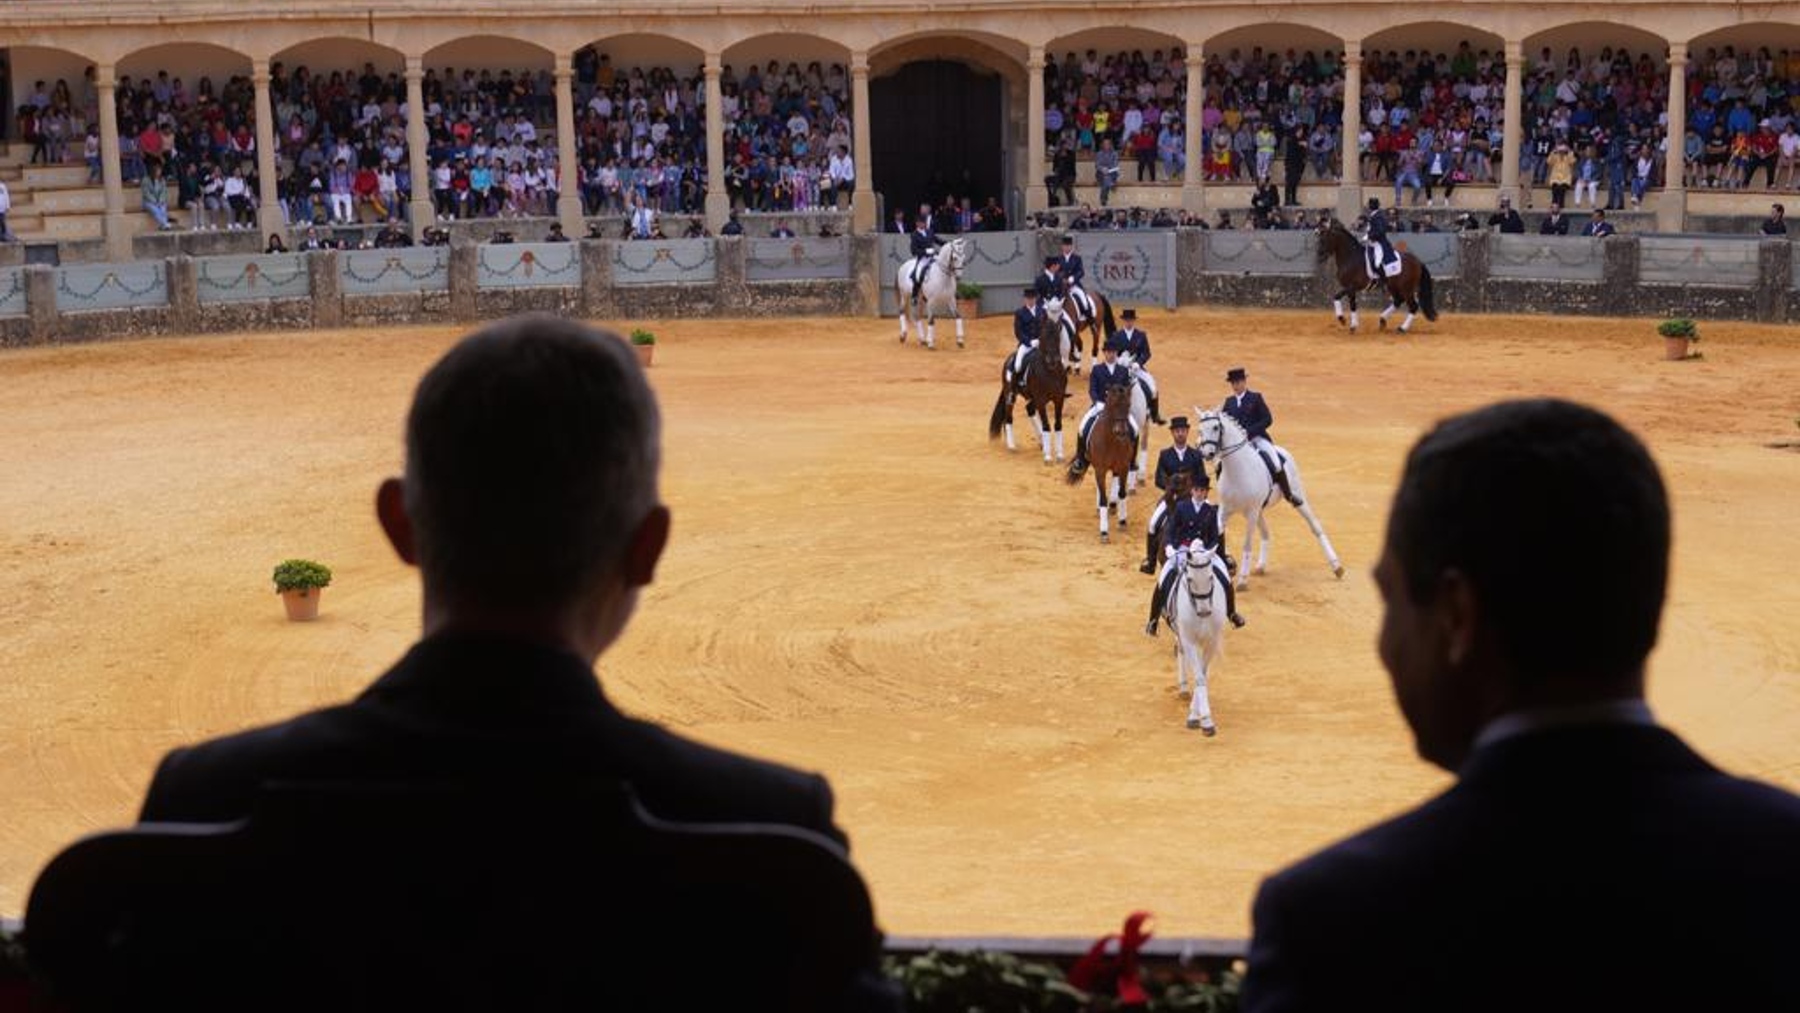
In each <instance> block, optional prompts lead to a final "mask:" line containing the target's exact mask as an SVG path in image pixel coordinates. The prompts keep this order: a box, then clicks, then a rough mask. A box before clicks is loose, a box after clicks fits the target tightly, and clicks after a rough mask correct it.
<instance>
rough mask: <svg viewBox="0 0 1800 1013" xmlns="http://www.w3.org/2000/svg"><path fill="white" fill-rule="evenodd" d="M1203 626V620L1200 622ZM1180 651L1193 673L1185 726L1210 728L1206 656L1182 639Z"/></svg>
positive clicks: (1210, 702) (1210, 711) (1210, 704)
mask: <svg viewBox="0 0 1800 1013" xmlns="http://www.w3.org/2000/svg"><path fill="white" fill-rule="evenodd" d="M1201 623H1202V624H1203V625H1204V623H1205V620H1201ZM1202 635H1204V634H1202ZM1181 648H1182V651H1183V652H1184V653H1186V654H1187V656H1188V667H1189V668H1190V669H1192V670H1193V673H1194V695H1193V696H1192V697H1190V698H1189V699H1188V714H1187V726H1188V727H1189V728H1197V729H1201V730H1206V729H1210V728H1211V727H1212V700H1211V699H1209V698H1208V697H1207V695H1206V655H1205V652H1203V651H1202V650H1200V649H1199V648H1198V647H1196V646H1195V645H1193V644H1191V643H1188V642H1187V640H1186V638H1183V641H1182V645H1181Z"/></svg>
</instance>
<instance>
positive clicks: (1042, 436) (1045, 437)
mask: <svg viewBox="0 0 1800 1013" xmlns="http://www.w3.org/2000/svg"><path fill="white" fill-rule="evenodd" d="M1031 424H1032V425H1034V426H1037V434H1038V440H1039V441H1040V442H1042V443H1043V445H1044V463H1045V464H1054V463H1055V462H1054V461H1052V460H1051V459H1050V430H1048V429H1045V428H1044V427H1042V426H1038V425H1037V418H1036V417H1035V416H1034V417H1033V418H1032V420H1031Z"/></svg>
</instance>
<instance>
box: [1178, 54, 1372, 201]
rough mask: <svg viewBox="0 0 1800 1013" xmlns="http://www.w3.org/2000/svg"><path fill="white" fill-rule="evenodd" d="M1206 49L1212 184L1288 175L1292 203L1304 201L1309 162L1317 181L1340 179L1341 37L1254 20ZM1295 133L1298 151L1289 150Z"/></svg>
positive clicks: (1204, 136)
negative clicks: (1301, 189) (1303, 185)
mask: <svg viewBox="0 0 1800 1013" xmlns="http://www.w3.org/2000/svg"><path fill="white" fill-rule="evenodd" d="M1203 47H1204V48H1203V54H1204V56H1205V59H1206V63H1205V66H1204V68H1203V69H1202V80H1203V82H1204V87H1203V90H1204V95H1203V96H1202V98H1201V103H1202V104H1201V110H1200V129H1201V138H1200V144H1201V150H1202V152H1203V156H1202V158H1203V166H1202V170H1201V171H1203V172H1204V174H1205V178H1206V179H1207V181H1208V182H1212V183H1236V184H1249V183H1254V182H1256V181H1257V180H1258V179H1259V178H1268V179H1269V180H1270V181H1271V182H1274V181H1277V180H1279V181H1280V182H1283V183H1289V182H1290V180H1291V185H1289V186H1287V187H1286V190H1287V192H1286V193H1285V194H1283V197H1282V203H1284V204H1290V205H1291V204H1298V203H1300V200H1299V195H1298V188H1299V186H1300V184H1301V183H1303V182H1306V172H1307V169H1308V168H1309V167H1310V169H1311V171H1312V173H1313V176H1314V180H1315V181H1329V180H1333V179H1335V178H1336V175H1337V167H1338V165H1339V156H1338V154H1337V152H1338V150H1339V146H1340V144H1341V140H1342V139H1341V138H1340V137H1339V131H1340V130H1341V128H1342V125H1343V94H1342V80H1343V42H1342V41H1341V40H1340V39H1338V38H1337V37H1336V36H1334V35H1332V34H1331V33H1329V32H1326V31H1323V30H1321V29H1317V28H1312V27H1309V26H1306V25H1294V24H1256V25H1244V26H1242V27H1239V28H1234V29H1231V30H1230V31H1226V32H1221V33H1220V34H1219V35H1217V36H1215V37H1213V38H1211V39H1208V40H1206V41H1205V42H1204V43H1203ZM1296 132H1297V136H1298V142H1297V143H1298V144H1299V145H1300V149H1299V151H1298V152H1297V153H1296V152H1292V151H1290V150H1289V148H1290V144H1289V138H1290V137H1294V136H1295V135H1296ZM1315 142H1316V144H1317V146H1318V153H1317V154H1316V155H1315V154H1313V151H1314V148H1313V145H1314V144H1315ZM1296 154H1297V156H1298V157H1291V156H1294V155H1296ZM1290 166H1291V167H1293V169H1294V171H1295V174H1294V175H1292V176H1290V174H1289V172H1288V169H1289V167H1290ZM1245 199H1247V198H1245Z"/></svg>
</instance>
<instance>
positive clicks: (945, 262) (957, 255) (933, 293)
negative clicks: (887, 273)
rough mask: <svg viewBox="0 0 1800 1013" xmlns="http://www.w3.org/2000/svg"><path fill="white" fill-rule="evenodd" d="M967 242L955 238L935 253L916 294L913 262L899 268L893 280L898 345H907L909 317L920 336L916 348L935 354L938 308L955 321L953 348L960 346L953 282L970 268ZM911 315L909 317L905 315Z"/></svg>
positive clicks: (960, 325) (959, 324) (961, 342)
mask: <svg viewBox="0 0 1800 1013" xmlns="http://www.w3.org/2000/svg"><path fill="white" fill-rule="evenodd" d="M970 255H971V254H970V247H969V241H968V240H967V239H966V238H963V237H960V236H959V237H957V238H956V239H952V240H950V241H949V242H947V243H945V244H944V245H943V246H942V247H940V248H939V249H938V254H937V258H936V259H934V260H933V261H932V262H931V266H930V267H928V268H926V269H925V276H924V277H923V278H922V279H920V281H919V288H918V291H917V292H915V291H913V282H912V277H913V267H914V266H915V265H916V264H917V263H918V260H917V259H916V258H915V259H913V260H908V261H907V262H906V263H904V264H901V265H900V271H899V273H898V274H896V275H895V276H894V297H895V299H896V300H897V301H898V302H899V304H900V343H901V344H903V345H904V344H906V320H907V317H908V316H911V318H912V321H913V323H914V324H915V325H916V326H917V329H918V333H919V344H921V345H924V346H925V347H926V348H929V349H931V350H933V351H936V350H937V315H938V311H939V309H940V308H942V309H944V310H947V311H948V312H949V315H950V316H951V317H953V318H954V319H955V320H956V346H957V347H958V348H961V347H962V345H963V320H962V314H960V313H958V312H957V311H956V281H957V279H958V278H959V277H961V276H962V272H963V269H964V268H966V267H968V266H969V257H970ZM909 310H910V311H911V312H910V313H909V312H908V311H909Z"/></svg>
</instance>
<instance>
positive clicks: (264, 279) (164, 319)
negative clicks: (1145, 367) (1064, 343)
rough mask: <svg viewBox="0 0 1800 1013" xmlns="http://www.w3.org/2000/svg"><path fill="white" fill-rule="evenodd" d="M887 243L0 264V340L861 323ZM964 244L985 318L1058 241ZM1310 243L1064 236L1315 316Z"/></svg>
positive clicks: (1173, 235)
mask: <svg viewBox="0 0 1800 1013" xmlns="http://www.w3.org/2000/svg"><path fill="white" fill-rule="evenodd" d="M900 238H903V237H884V236H855V237H844V238H839V239H834V240H795V241H783V240H766V239H745V238H737V237H733V238H726V239H686V240H669V241H665V242H654V241H653V242H619V241H613V240H588V241H583V242H579V243H524V244H470V245H463V246H454V247H412V248H408V249H403V250H342V251H340V250H324V251H315V252H310V253H293V254H278V255H274V256H260V255H235V256H211V257H192V256H187V255H176V256H170V257H167V258H165V259H162V260H151V261H133V262H129V263H120V264H80V265H71V266H67V267H50V266H46V265H26V266H15V267H0V345H8V346H20V345H41V344H49V343H61V342H81V341H97V340H114V339H118V338H126V337H138V336H144V335H164V334H196V333H220V332H231V331H246V330H291V329H299V328H312V327H340V326H382V325H399V324H441V323H464V322H474V321H477V320H484V319H492V318H497V317H503V316H509V315H511V314H515V313H523V312H531V311H539V312H549V313H558V314H564V315H569V316H580V317H588V318H599V319H613V320H618V319H638V320H654V319H658V318H667V317H767V316H875V315H877V314H888V313H891V312H892V310H891V307H892V305H893V290H892V286H893V270H892V266H893V264H894V263H896V261H895V257H896V256H897V253H896V252H895V250H894V249H893V244H894V243H895V242H896V241H897V240H898V239H900ZM980 238H981V242H982V243H983V244H984V245H988V246H992V247H995V248H1000V249H1004V250H1006V251H1007V254H1008V258H1009V259H1008V263H1007V264H1006V265H1005V266H1004V270H1003V271H1001V272H1000V273H999V274H997V275H996V276H995V277H993V278H992V279H991V280H990V282H989V287H988V289H987V292H986V293H985V295H984V298H983V300H982V303H983V310H984V311H985V312H1009V311H1010V309H1011V307H1012V306H1014V305H1016V300H1017V296H1018V287H1019V286H1022V285H1023V284H1025V283H1026V282H1027V281H1028V280H1029V279H1030V277H1031V276H1032V275H1033V274H1035V273H1036V272H1035V271H1034V270H1033V269H1032V266H1031V265H1032V264H1033V263H1034V262H1035V263H1042V257H1043V256H1046V255H1048V254H1050V253H1052V252H1054V251H1055V250H1056V248H1057V234H1056V233H1054V232H1020V233H990V234H984V235H983V236H982V237H980ZM1408 241H1410V242H1411V244H1412V245H1413V246H1415V247H1416V249H1415V252H1416V253H1418V255H1420V256H1421V257H1422V258H1424V259H1425V261H1426V263H1427V264H1429V265H1432V267H1433V273H1434V275H1435V276H1436V278H1437V302H1438V308H1439V309H1440V310H1441V311H1444V312H1448V313H1525V314H1557V315H1561V314H1580V315H1600V316H1651V317H1659V316H1686V317H1693V318H1696V319H1702V320H1705V319H1714V320H1717V319H1733V320H1757V321H1764V322H1784V321H1800V295H1797V294H1796V291H1795V290H1796V288H1797V287H1800V259H1797V258H1796V257H1795V256H1794V252H1793V244H1792V243H1791V242H1790V241H1788V240H1785V239H1755V238H1721V237H1717V236H1680V235H1674V236H1668V235H1631V236H1615V237H1612V238H1609V239H1605V240H1593V239H1583V238H1579V237H1538V236H1501V235H1495V234H1489V233H1461V234H1446V233H1438V234H1430V235H1426V236H1411V237H1404V238H1403V239H1402V242H1403V243H1405V242H1408ZM1313 243H1314V239H1313V237H1312V235H1311V234H1310V233H1291V232H1290V233H1280V232H1274V233H1268V232H1208V231H1206V230H1198V229H1182V230H1173V231H1171V230H1161V231H1157V230H1145V231H1142V232H1122V233H1121V232H1112V233H1082V234H1079V237H1078V248H1086V249H1087V250H1088V251H1090V253H1091V252H1094V251H1110V252H1108V253H1106V256H1107V257H1108V258H1110V259H1111V260H1113V261H1116V262H1117V264H1116V270H1111V275H1110V276H1108V277H1104V278H1103V277H1098V276H1099V275H1102V274H1104V273H1106V272H1107V271H1108V270H1109V268H1108V267H1107V266H1106V262H1100V263H1096V262H1095V261H1093V260H1090V267H1091V268H1095V270H1090V275H1091V276H1095V277H1091V278H1090V287H1092V288H1094V289H1097V290H1100V291H1109V292H1110V293H1111V294H1112V296H1113V298H1114V301H1115V303H1118V304H1123V303H1134V304H1137V305H1145V306H1150V305H1165V306H1166V305H1175V306H1192V305H1230V306H1267V307H1286V308H1291V307H1295V306H1317V307H1320V308H1321V309H1322V308H1323V307H1324V306H1325V305H1326V304H1327V298H1328V297H1329V295H1330V292H1331V291H1332V289H1334V288H1335V287H1336V284H1335V281H1334V280H1333V279H1331V278H1330V277H1328V276H1327V268H1326V265H1323V264H1321V263H1319V261H1318V258H1317V256H1316V254H1315V252H1314V246H1313ZM1122 247H1127V248H1122ZM1170 258H1172V262H1171V260H1170ZM996 259H998V258H996ZM1134 272H1142V276H1140V275H1138V274H1136V273H1134ZM1146 279H1151V280H1153V283H1152V284H1143V282H1144V281H1145V280H1146ZM1170 280H1172V284H1170V283H1169V282H1170ZM1171 293H1172V298H1170V294H1171ZM1377 305H1378V301H1377V300H1373V299H1369V300H1365V302H1364V308H1365V309H1368V308H1375V307H1376V306H1377ZM1121 308H1122V306H1121Z"/></svg>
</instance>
